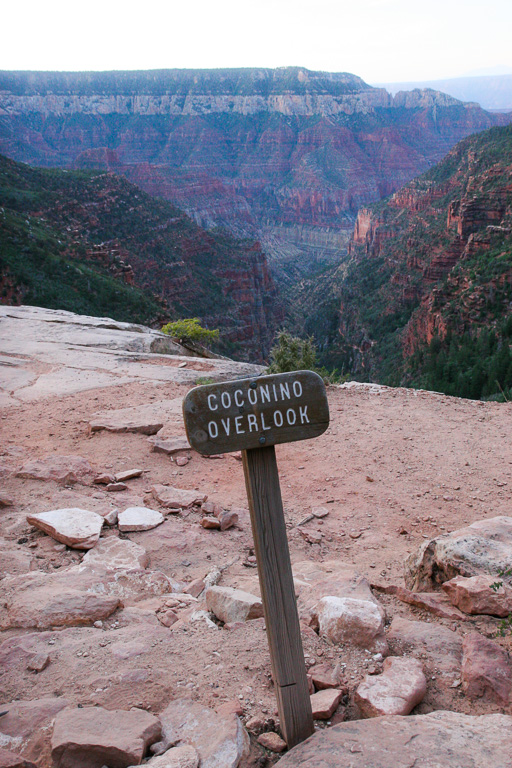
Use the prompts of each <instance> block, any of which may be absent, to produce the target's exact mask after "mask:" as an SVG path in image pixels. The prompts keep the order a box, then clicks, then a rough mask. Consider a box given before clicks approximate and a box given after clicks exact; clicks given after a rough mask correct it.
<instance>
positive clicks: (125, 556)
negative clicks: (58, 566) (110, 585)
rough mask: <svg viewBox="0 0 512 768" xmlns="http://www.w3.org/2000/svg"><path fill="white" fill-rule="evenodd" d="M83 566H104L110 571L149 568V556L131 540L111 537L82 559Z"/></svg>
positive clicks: (102, 541) (102, 540) (99, 543)
mask: <svg viewBox="0 0 512 768" xmlns="http://www.w3.org/2000/svg"><path fill="white" fill-rule="evenodd" d="M82 565H88V566H103V567H105V568H107V569H108V570H112V571H117V570H126V571H129V570H132V569H134V568H135V569H137V568H147V567H148V565H149V555H148V554H147V552H146V550H145V549H144V547H141V546H140V545H139V544H136V543H135V542H134V541H130V540H129V539H119V538H118V537H117V536H109V538H108V539H101V540H100V541H99V542H98V543H97V545H96V546H95V547H94V549H90V550H89V551H88V552H87V553H86V554H85V555H84V557H83V559H82Z"/></svg>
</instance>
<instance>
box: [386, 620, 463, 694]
mask: <svg viewBox="0 0 512 768" xmlns="http://www.w3.org/2000/svg"><path fill="white" fill-rule="evenodd" d="M388 641H389V643H390V644H391V645H392V648H393V650H395V649H397V650H398V649H399V650H400V651H402V652H407V653H414V655H416V656H420V655H422V654H423V655H425V656H426V658H427V659H428V661H429V662H430V664H431V665H432V666H433V667H434V668H435V669H437V670H439V672H441V673H443V674H445V675H447V676H448V677H451V678H452V679H453V678H457V677H458V676H459V674H460V665H461V662H462V640H461V638H460V637H459V635H458V634H457V633H456V632H452V630H451V629H448V627H444V626H443V625H442V624H433V623H431V622H428V621H409V619H402V618H401V617H400V616H395V618H394V619H393V621H392V622H391V626H390V628H389V631H388Z"/></svg>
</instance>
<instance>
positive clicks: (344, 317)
mask: <svg viewBox="0 0 512 768" xmlns="http://www.w3.org/2000/svg"><path fill="white" fill-rule="evenodd" d="M511 155H512V128H511V127H510V126H506V127H503V128H494V129H491V130H490V131H486V132H483V133H481V134H477V135H476V136H472V137H469V138H468V139H465V140H464V141H462V142H460V143H459V144H458V145H457V146H456V147H455V148H454V149H453V150H452V151H451V152H450V153H449V154H448V156H447V157H446V159H445V160H444V161H442V162H441V163H440V164H439V165H437V166H436V167H435V168H433V169H432V170H431V171H429V172H428V173H427V174H425V175H423V176H421V177H419V178H418V179H416V180H414V181H413V182H411V183H410V184H408V185H407V186H406V187H404V188H403V189H401V190H399V191H398V192H396V193H395V194H393V195H392V196H391V197H390V198H389V199H388V200H386V201H383V202H380V203H377V204H375V205H373V206H370V207H367V208H363V209H361V210H360V211H359V215H358V217H357V220H356V223H355V227H354V234H353V237H352V240H351V242H350V244H349V247H348V253H349V256H348V260H346V261H344V262H343V263H342V265H341V266H339V267H338V268H337V270H336V271H334V272H332V273H331V274H330V275H329V278H330V282H329V283H328V284H326V280H324V284H323V287H322V292H323V295H320V296H319V295H318V294H315V293H314V291H313V293H314V295H315V302H316V306H313V304H312V303H310V304H309V307H310V309H309V310H308V309H307V308H306V307H305V306H304V304H303V313H304V314H305V315H306V316H307V317H308V319H307V322H306V324H305V328H306V330H307V331H309V332H314V333H315V335H316V336H317V339H318V340H319V342H320V344H321V345H322V346H323V347H324V358H325V360H326V362H328V363H329V364H334V365H338V366H344V367H345V369H346V370H350V371H351V372H352V373H355V374H357V375H358V376H360V377H362V378H364V379H370V380H375V381H380V382H386V383H394V384H399V383H407V384H411V383H412V384H415V385H419V386H424V387H428V388H433V389H441V390H443V391H446V392H447V393H448V394H462V395H464V396H470V397H480V396H490V395H493V394H495V393H498V394H499V393H500V389H501V390H503V391H504V392H506V391H508V388H509V387H511V386H512V353H511V349H510V343H511V340H512V319H511V318H512V218H511V217H512V171H511V166H510V157H511ZM314 290H316V289H314ZM322 302H323V304H322Z"/></svg>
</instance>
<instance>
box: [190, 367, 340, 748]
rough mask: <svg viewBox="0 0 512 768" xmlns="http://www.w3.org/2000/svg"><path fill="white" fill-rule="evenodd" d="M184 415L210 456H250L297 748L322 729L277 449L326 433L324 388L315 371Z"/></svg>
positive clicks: (268, 597) (269, 611)
mask: <svg viewBox="0 0 512 768" xmlns="http://www.w3.org/2000/svg"><path fill="white" fill-rule="evenodd" d="M183 416H184V419H185V428H186V430H187V437H188V439H189V441H190V445H191V446H192V448H194V449H195V450H196V451H198V452H199V453H201V454H202V455H203V456H213V455H215V454H218V453H228V452H229V451H240V450H241V451H242V456H243V462H244V474H245V485H246V488H247V497H248V499H249V508H250V510H251V523H252V532H253V536H254V548H255V551H256V558H257V561H258V573H259V579H260V586H261V597H262V601H263V609H264V611H265V621H266V625H267V637H268V644H269V647H270V658H271V661H272V672H273V675H274V684H275V688H276V695H277V706H278V710H279V719H280V721H281V728H282V731H283V736H284V738H285V740H286V743H287V744H288V746H289V747H294V746H295V744H298V743H299V742H301V741H304V739H307V738H308V736H311V734H312V733H313V732H314V724H313V714H312V712H311V700H310V698H309V690H308V682H307V677H306V665H305V664H304V653H303V651H302V641H301V637H300V626H299V616H298V613H297V603H296V601H295V590H294V587H293V576H292V566H291V563H290V553H289V551H288V539H287V537H286V526H285V522H284V512H283V502H282V500H281V489H280V487H279V475H278V472H277V462H276V454H275V448H274V446H275V445H277V444H279V443H292V442H294V441H295V440H308V439H309V438H312V437H318V435H321V434H323V432H325V430H326V429H327V427H328V426H329V404H328V402H327V394H326V392H325V385H324V382H323V381H322V379H321V378H320V376H319V375H318V374H317V373H314V372H313V371H291V372H289V373H279V374H273V375H270V376H258V377H256V378H250V379H236V380H235V381H225V382H217V383H215V384H209V385H207V386H203V387H196V388H195V389H192V390H191V391H190V392H189V393H188V395H187V396H186V397H185V400H184V401H183Z"/></svg>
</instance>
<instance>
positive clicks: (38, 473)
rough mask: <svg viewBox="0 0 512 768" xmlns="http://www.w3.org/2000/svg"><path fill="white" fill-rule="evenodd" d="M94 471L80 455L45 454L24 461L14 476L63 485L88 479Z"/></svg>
mask: <svg viewBox="0 0 512 768" xmlns="http://www.w3.org/2000/svg"><path fill="white" fill-rule="evenodd" d="M93 472H94V470H93V468H92V466H91V465H90V464H89V462H88V461H87V459H84V458H83V457H82V456H47V457H46V458H44V459H35V460H34V461H28V462H26V463H25V464H24V465H23V466H22V467H21V469H19V470H18V472H17V473H16V477H23V478H27V479H29V480H54V481H55V482H56V483H62V484H63V485H73V484H74V483H80V482H84V481H85V480H88V479H89V477H90V475H92V473H93Z"/></svg>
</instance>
